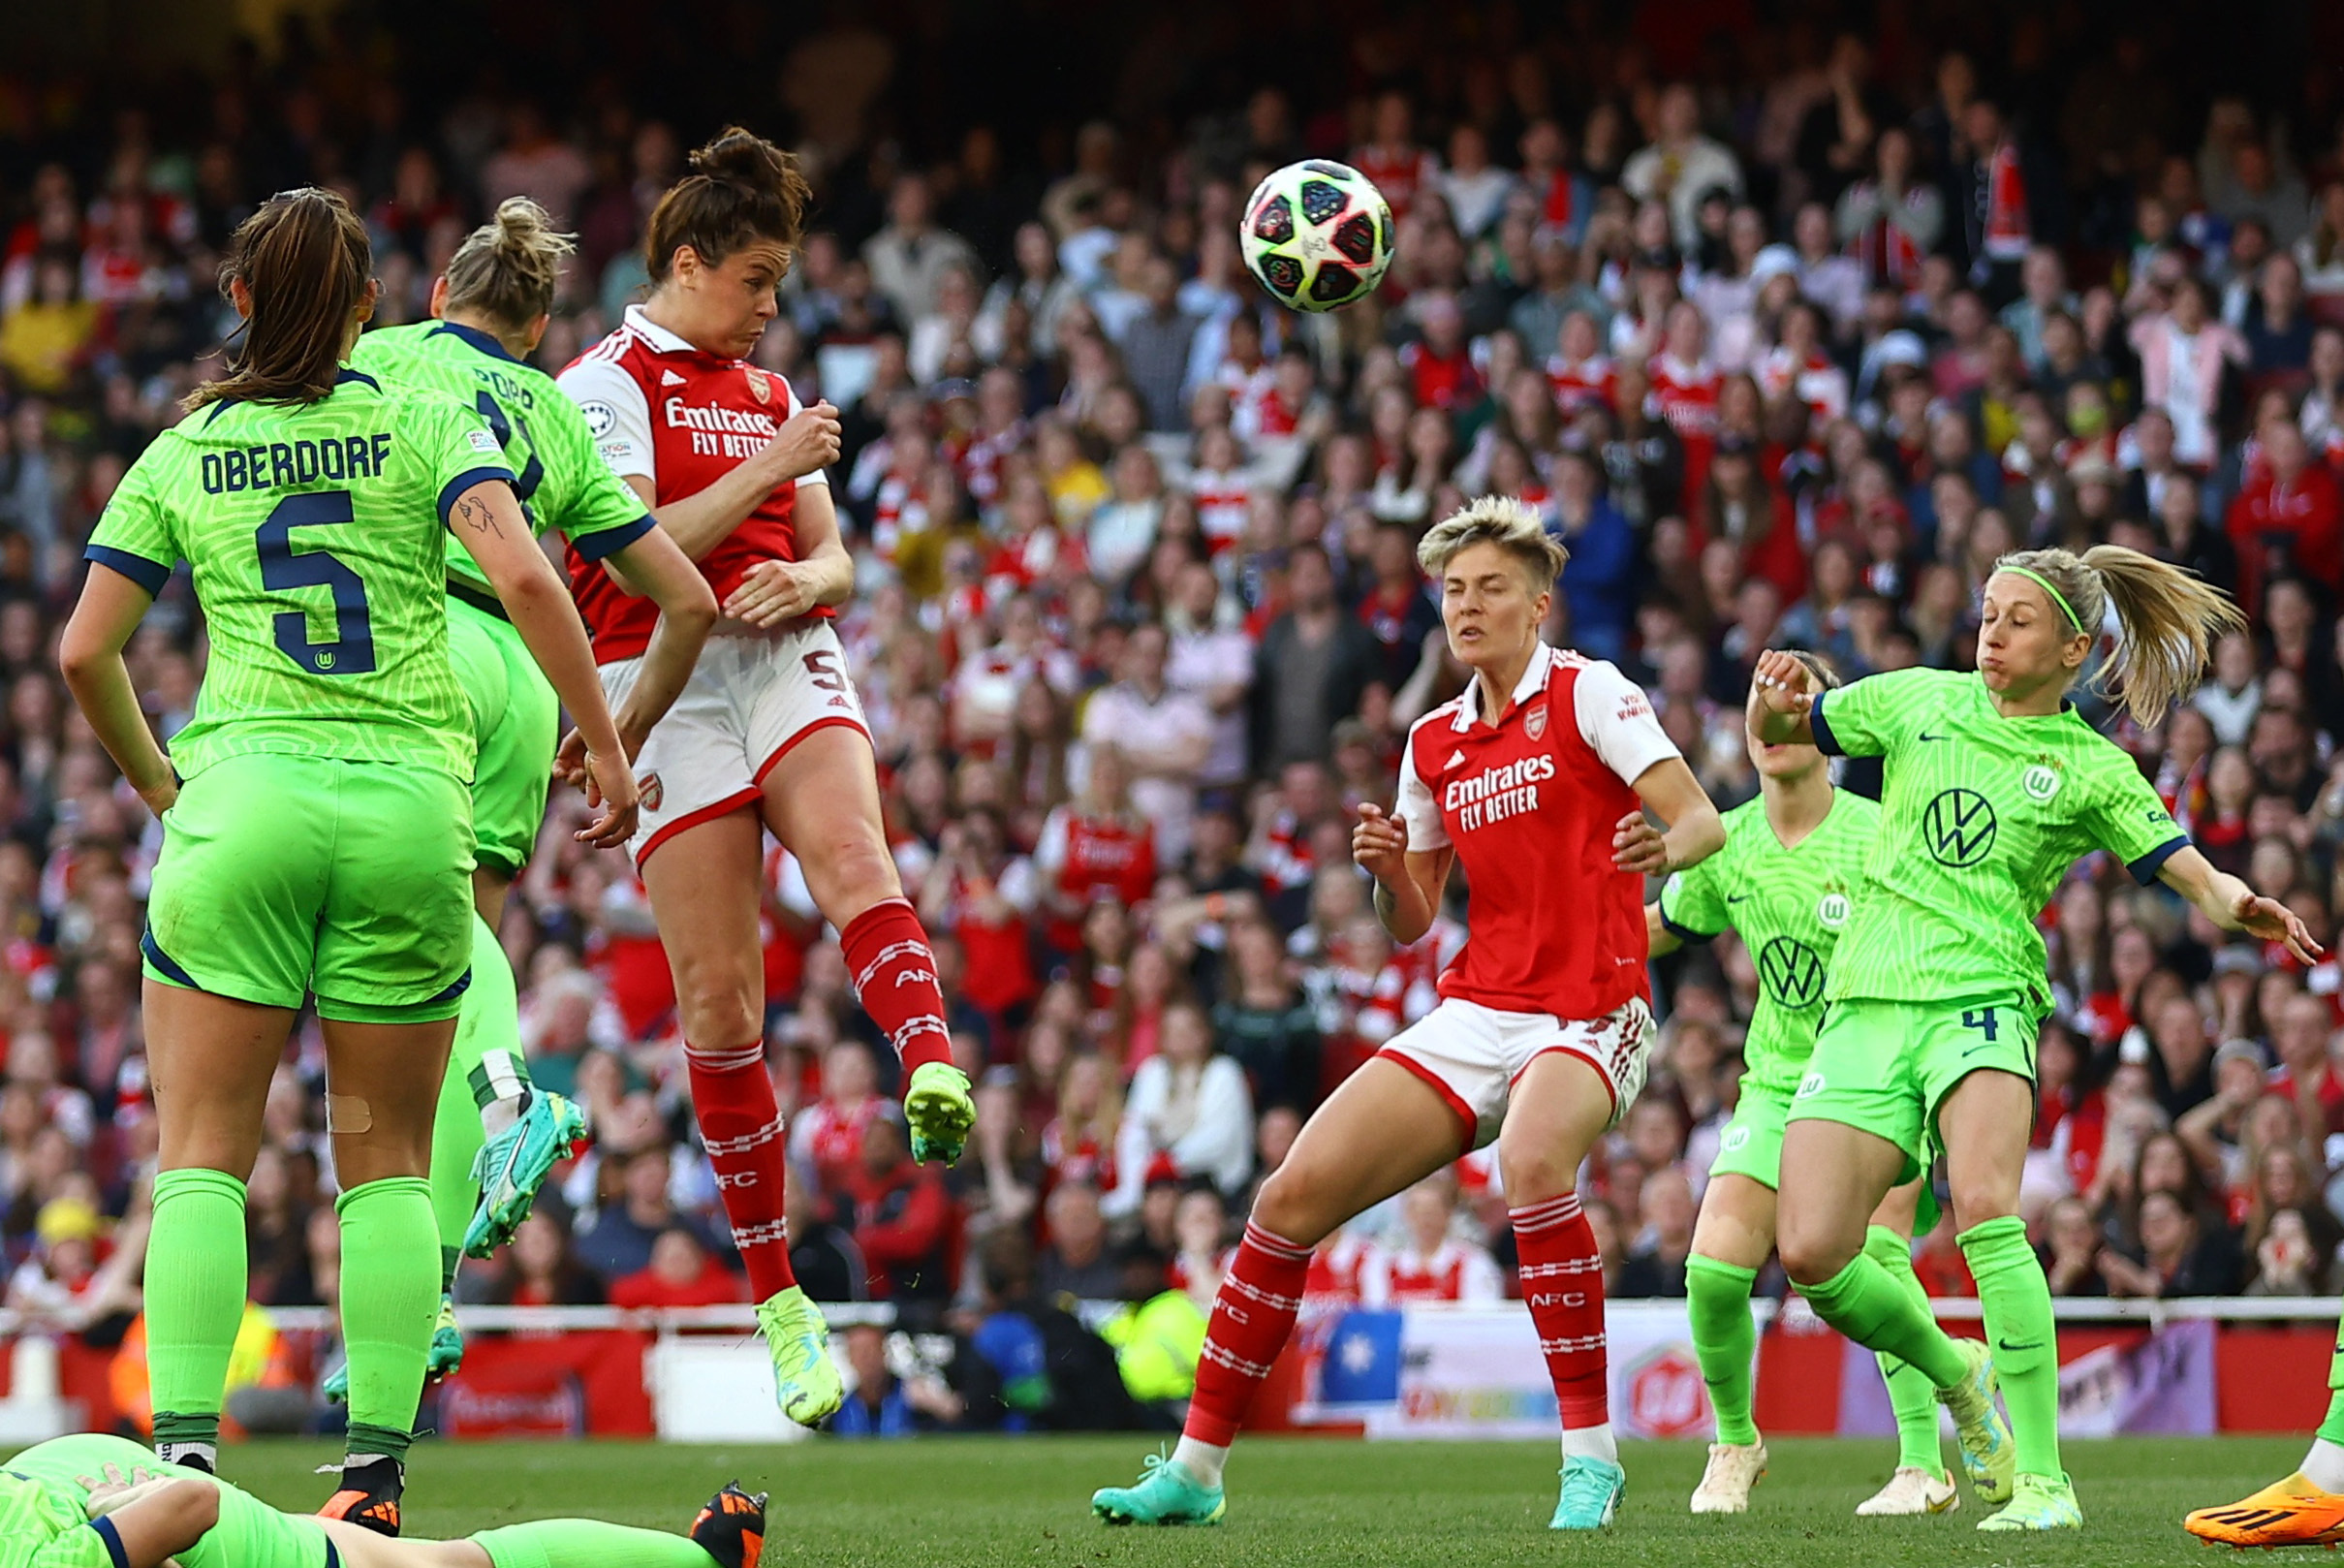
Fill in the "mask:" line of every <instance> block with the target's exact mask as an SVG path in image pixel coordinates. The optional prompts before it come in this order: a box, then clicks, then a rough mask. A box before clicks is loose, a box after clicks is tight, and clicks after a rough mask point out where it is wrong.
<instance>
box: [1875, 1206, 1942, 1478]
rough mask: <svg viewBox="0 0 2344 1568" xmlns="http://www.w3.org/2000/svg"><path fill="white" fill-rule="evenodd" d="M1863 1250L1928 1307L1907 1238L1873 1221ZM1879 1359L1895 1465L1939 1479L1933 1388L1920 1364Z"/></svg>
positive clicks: (1882, 1355)
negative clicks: (1893, 1418)
mask: <svg viewBox="0 0 2344 1568" xmlns="http://www.w3.org/2000/svg"><path fill="white" fill-rule="evenodd" d="M1863 1250H1864V1252H1865V1254H1866V1255H1867V1256H1869V1257H1870V1258H1871V1259H1872V1261H1873V1262H1875V1263H1877V1264H1879V1265H1880V1267H1881V1268H1883V1269H1885V1270H1888V1272H1889V1275H1890V1277H1891V1278H1892V1279H1894V1280H1895V1281H1896V1282H1897V1284H1899V1285H1901V1286H1903V1287H1904V1292H1905V1294H1906V1295H1907V1296H1910V1297H1911V1298H1912V1299H1913V1301H1914V1303H1915V1304H1916V1305H1918V1306H1919V1307H1920V1308H1921V1309H1922V1311H1923V1312H1926V1311H1927V1310H1928V1308H1929V1293H1928V1292H1927V1291H1926V1290H1924V1289H1923V1288H1922V1283H1921V1276H1920V1275H1918V1274H1916V1273H1914V1272H1913V1243H1912V1242H1910V1241H1907V1240H1906V1239H1904V1238H1903V1237H1901V1236H1898V1235H1897V1234H1896V1233H1895V1232H1894V1231H1891V1230H1890V1229H1889V1228H1888V1227H1887V1226H1886V1225H1874V1226H1872V1227H1871V1228H1869V1229H1868V1230H1866V1231H1865V1232H1864V1237H1863ZM1878 1359H1879V1362H1880V1376H1881V1380H1882V1381H1883V1382H1885V1383H1887V1384H1888V1386H1889V1408H1890V1409H1891V1410H1893V1411H1894V1412H1895V1413H1896V1463H1897V1464H1898V1466H1899V1467H1903V1466H1911V1467H1912V1468H1915V1469H1921V1470H1926V1471H1927V1472H1928V1473H1929V1474H1931V1475H1933V1476H1936V1477H1938V1478H1939V1479H1940V1480H1942V1479H1944V1477H1945V1450H1944V1447H1943V1445H1942V1444H1940V1442H1939V1441H1938V1432H1937V1391H1936V1390H1935V1389H1934V1388H1932V1387H1930V1385H1929V1380H1928V1379H1927V1378H1926V1377H1924V1376H1922V1373H1921V1370H1920V1368H1918V1367H1916V1366H1913V1365H1911V1364H1908V1363H1906V1362H1904V1361H1902V1360H1900V1359H1899V1358H1897V1357H1894V1356H1891V1355H1890V1354H1889V1353H1888V1352H1887V1351H1881V1352H1879V1353H1878Z"/></svg>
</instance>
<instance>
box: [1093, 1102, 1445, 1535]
mask: <svg viewBox="0 0 2344 1568" xmlns="http://www.w3.org/2000/svg"><path fill="white" fill-rule="evenodd" d="M1469 1141H1470V1133H1469V1131H1468V1129H1465V1128H1462V1127H1460V1126H1458V1125H1457V1118H1456V1116H1455V1114H1454V1113H1453V1112H1451V1110H1450V1109H1449V1106H1448V1103H1447V1102H1446V1101H1444V1100H1443V1099H1442V1098H1441V1097H1440V1096H1439V1095H1438V1094H1436V1093H1434V1092H1433V1090H1432V1089H1431V1087H1430V1086H1429V1085H1427V1084H1426V1083H1425V1082H1423V1081H1422V1080H1421V1079H1419V1078H1418V1077H1416V1075H1415V1074H1413V1073H1411V1072H1409V1071H1408V1070H1407V1069H1406V1068H1404V1067H1401V1066H1399V1065H1398V1064H1397V1063H1395V1062H1392V1061H1391V1060H1389V1059H1387V1058H1384V1057H1374V1058H1370V1059H1369V1060H1368V1061H1367V1062H1366V1063H1365V1064H1364V1065H1363V1066H1361V1067H1360V1070H1359V1071H1358V1072H1356V1073H1354V1074H1352V1075H1351V1076H1350V1077H1349V1078H1347V1079H1345V1080H1344V1081H1343V1082H1342V1085H1341V1086H1340V1087H1339V1088H1337V1089H1336V1090H1335V1091H1334V1093H1333V1094H1331V1095H1329V1096H1328V1100H1327V1103H1326V1104H1325V1105H1322V1106H1320V1107H1319V1109H1318V1110H1317V1111H1316V1112H1315V1113H1312V1115H1311V1117H1310V1119H1309V1121H1307V1122H1305V1123H1304V1124H1303V1126H1302V1131H1301V1133H1300V1134H1299V1136H1297V1138H1296V1140H1295V1145H1294V1147H1293V1149H1292V1150H1290V1151H1289V1152H1288V1153H1287V1156H1286V1159H1285V1161H1284V1163H1282V1164H1281V1165H1280V1166H1279V1167H1278V1168H1277V1169H1276V1170H1275V1171H1273V1172H1271V1173H1270V1175H1269V1178H1268V1179H1267V1180H1266V1181H1265V1182H1264V1183H1263V1184H1262V1191H1261V1194H1260V1196H1259V1197H1257V1198H1256V1199H1255V1200H1254V1208H1253V1213H1252V1215H1251V1217H1250V1218H1249V1219H1248V1220H1247V1221H1246V1226H1245V1235H1244V1239H1242V1240H1241V1241H1240V1242H1239V1243H1238V1245H1237V1251H1236V1254H1235V1257H1234V1258H1232V1259H1231V1261H1230V1267H1229V1273H1228V1275H1227V1276H1226V1277H1225V1278H1223V1280H1222V1281H1221V1288H1220V1290H1219V1291H1218V1292H1217V1293H1216V1294H1215V1295H1214V1298H1213V1310H1212V1320H1211V1323H1210V1326H1209V1327H1208V1328H1207V1329H1206V1331H1205V1336H1204V1354H1203V1360H1202V1361H1201V1362H1200V1363H1199V1364H1198V1366H1197V1391H1196V1395H1195V1397H1193V1398H1192V1399H1191V1400H1190V1401H1189V1406H1188V1421H1187V1425H1186V1427H1184V1428H1183V1430H1182V1432H1181V1434H1180V1441H1179V1444H1178V1446H1177V1447H1175V1448H1174V1449H1173V1450H1172V1458H1170V1459H1169V1460H1166V1461H1164V1462H1163V1463H1161V1464H1159V1463H1156V1462H1155V1461H1154V1460H1153V1459H1152V1458H1151V1459H1150V1461H1149V1464H1150V1468H1149V1470H1148V1473H1147V1474H1145V1475H1144V1476H1142V1477H1141V1480H1140V1483H1139V1485H1137V1486H1132V1487H1108V1488H1104V1489H1102V1490H1099V1491H1097V1492H1095V1493H1093V1494H1092V1497H1091V1511H1092V1512H1093V1513H1095V1514H1097V1515H1098V1516H1099V1517H1100V1518H1101V1519H1103V1520H1106V1521H1108V1522H1109V1523H1110V1524H1134V1523H1138V1524H1209V1523H1213V1522H1216V1521H1218V1520H1219V1519H1220V1518H1221V1514H1222V1511H1223V1508H1224V1502H1223V1497H1222V1491H1221V1473H1222V1469H1223V1466H1224V1465H1225V1464H1226V1463H1227V1462H1228V1459H1229V1449H1230V1445H1231V1443H1232V1442H1234V1441H1235V1437H1236V1433H1237V1428H1238V1427H1240V1426H1241V1425H1243V1423H1244V1420H1245V1414H1246V1411H1247V1410H1248V1409H1249V1408H1250V1407H1251V1406H1252V1404H1253V1398H1254V1395H1255V1393H1256V1392H1257V1391H1258V1390H1259V1389H1260V1388H1261V1386H1262V1381H1263V1379H1265V1378H1266V1377H1267V1376H1268V1375H1269V1368H1270V1366H1271V1364H1273V1363H1275V1362H1276V1361H1277V1359H1278V1352H1279V1351H1280V1350H1282V1349H1284V1348H1285V1344H1286V1340H1287V1338H1288V1336H1289V1335H1290V1334H1292V1333H1293V1332H1294V1322H1295V1314H1296V1312H1297V1310H1298V1309H1299V1308H1300V1306H1301V1301H1302V1280H1303V1276H1304V1275H1305V1274H1306V1273H1307V1272H1308V1271H1309V1268H1310V1251H1311V1248H1313V1247H1315V1246H1317V1245H1318V1244H1319V1242H1320V1241H1322V1240H1324V1239H1326V1238H1328V1236H1330V1235H1332V1234H1333V1233H1334V1230H1335V1228H1336V1227H1337V1226H1339V1225H1341V1224H1342V1223H1343V1222H1344V1221H1345V1220H1348V1219H1350V1218H1351V1217H1352V1216H1354V1215H1355V1214H1358V1213H1360V1211H1361V1210H1363V1209H1366V1208H1368V1207H1373V1206H1374V1205H1376V1204H1379V1203H1381V1202H1383V1201H1384V1200H1385V1199H1387V1198H1389V1197H1391V1195H1392V1194H1394V1193H1396V1192H1400V1191H1402V1190H1403V1189H1405V1188H1408V1187H1411V1186H1414V1185H1415V1184H1416V1183H1417V1182H1419V1181H1421V1180H1422V1179H1423V1178H1424V1177H1425V1176H1430V1175H1431V1174H1432V1173H1433V1172H1435V1171H1438V1170H1440V1169H1441V1168H1442V1167H1443V1166H1445V1165H1447V1164H1449V1163H1450V1162H1451V1161H1453V1160H1454V1159H1455V1158H1456V1157H1457V1155H1458V1153H1459V1152H1460V1150H1461V1149H1462V1148H1463V1147H1464V1146H1466V1145H1467V1144H1468V1143H1469Z"/></svg>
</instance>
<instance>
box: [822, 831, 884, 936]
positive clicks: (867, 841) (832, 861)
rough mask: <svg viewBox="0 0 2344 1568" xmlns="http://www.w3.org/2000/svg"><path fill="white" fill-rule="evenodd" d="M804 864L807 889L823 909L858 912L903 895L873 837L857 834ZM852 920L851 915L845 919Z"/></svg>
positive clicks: (877, 842) (879, 844)
mask: <svg viewBox="0 0 2344 1568" xmlns="http://www.w3.org/2000/svg"><path fill="white" fill-rule="evenodd" d="M818 860H819V863H817V862H816V861H812V860H809V861H808V862H805V873H806V883H807V887H808V890H809V891H810V892H812V893H814V894H815V895H816V899H817V901H818V902H819V903H821V904H822V906H823V907H824V908H825V909H836V910H841V911H844V910H850V909H851V910H854V911H856V912H857V913H859V912H860V911H862V910H865V909H868V908H870V907H871V905H873V904H875V903H878V902H880V901H881V900H882V899H886V898H900V897H902V896H903V880H902V878H901V877H899V876H898V875H897V874H896V872H895V862H894V860H893V859H892V858H891V857H890V856H889V854H888V851H887V845H886V844H884V843H882V842H881V841H880V840H879V839H878V838H877V837H876V835H866V834H861V833H857V834H855V835H854V836H853V837H850V838H842V839H839V840H837V841H836V842H834V843H832V844H830V845H829V846H828V848H827V849H826V850H825V851H823V852H822V853H821V854H820V856H819V857H818ZM847 918H848V919H852V918H853V917H852V916H848V917H847Z"/></svg>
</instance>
